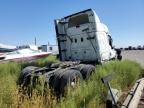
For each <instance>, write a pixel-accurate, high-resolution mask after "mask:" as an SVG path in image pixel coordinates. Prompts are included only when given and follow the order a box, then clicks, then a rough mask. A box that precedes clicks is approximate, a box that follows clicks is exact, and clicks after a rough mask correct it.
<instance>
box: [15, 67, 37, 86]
mask: <svg viewBox="0 0 144 108" xmlns="http://www.w3.org/2000/svg"><path fill="white" fill-rule="evenodd" d="M36 69H38V67H34V66H28V67H26V68H24V69H23V70H22V72H21V74H20V77H19V82H18V84H19V85H22V86H26V85H28V84H29V83H30V76H31V74H32V72H33V71H34V70H36Z"/></svg>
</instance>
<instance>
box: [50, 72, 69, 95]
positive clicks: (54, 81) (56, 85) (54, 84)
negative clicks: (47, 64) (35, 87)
mask: <svg viewBox="0 0 144 108" xmlns="http://www.w3.org/2000/svg"><path fill="white" fill-rule="evenodd" d="M65 71H66V69H59V70H57V71H56V72H55V73H54V75H53V76H51V77H50V79H49V87H50V89H51V90H52V92H54V94H55V95H56V96H58V95H59V94H60V79H61V76H62V75H63V74H64V72H65Z"/></svg>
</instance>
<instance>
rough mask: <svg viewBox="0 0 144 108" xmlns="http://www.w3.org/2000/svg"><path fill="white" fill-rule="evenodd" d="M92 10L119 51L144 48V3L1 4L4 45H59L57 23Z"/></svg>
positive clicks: (27, 0)
mask: <svg viewBox="0 0 144 108" xmlns="http://www.w3.org/2000/svg"><path fill="white" fill-rule="evenodd" d="M88 8H92V9H94V10H95V11H96V13H97V14H98V16H99V18H100V20H101V22H103V23H104V24H106V25H107V26H108V28H109V31H110V34H111V35H112V38H113V41H114V45H115V46H116V47H121V46H122V47H123V46H129V45H133V46H137V45H144V0H0V43H4V44H11V45H21V44H22V45H23V44H34V37H36V38H37V43H38V45H41V44H47V43H48V42H50V43H51V44H54V43H55V42H56V37H55V28H54V19H57V18H61V17H64V16H66V15H69V14H72V13H75V12H78V11H81V10H85V9H88Z"/></svg>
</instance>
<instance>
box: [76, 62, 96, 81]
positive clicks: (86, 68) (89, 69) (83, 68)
mask: <svg viewBox="0 0 144 108" xmlns="http://www.w3.org/2000/svg"><path fill="white" fill-rule="evenodd" d="M77 69H78V70H79V71H80V73H81V74H82V76H83V79H88V78H89V77H90V75H91V74H92V73H93V72H95V67H94V66H93V65H86V64H80V65H79V66H78V67H77Z"/></svg>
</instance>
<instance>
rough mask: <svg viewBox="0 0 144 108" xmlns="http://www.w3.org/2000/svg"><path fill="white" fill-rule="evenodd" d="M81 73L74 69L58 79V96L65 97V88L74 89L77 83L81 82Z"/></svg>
mask: <svg viewBox="0 0 144 108" xmlns="http://www.w3.org/2000/svg"><path fill="white" fill-rule="evenodd" d="M82 79H83V78H82V75H81V73H80V72H79V71H78V70H76V69H68V70H66V72H65V73H64V74H62V76H61V78H60V94H61V96H65V94H67V89H66V88H67V87H68V86H69V87H72V88H76V86H77V85H78V83H79V82H80V81H81V80H82Z"/></svg>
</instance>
